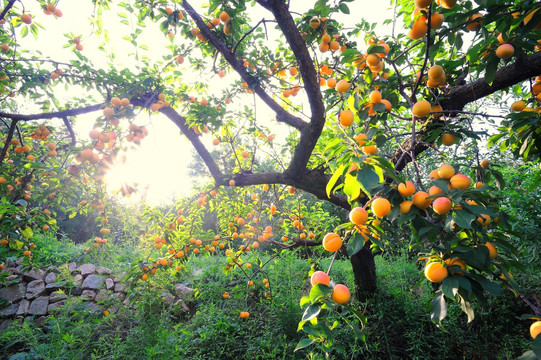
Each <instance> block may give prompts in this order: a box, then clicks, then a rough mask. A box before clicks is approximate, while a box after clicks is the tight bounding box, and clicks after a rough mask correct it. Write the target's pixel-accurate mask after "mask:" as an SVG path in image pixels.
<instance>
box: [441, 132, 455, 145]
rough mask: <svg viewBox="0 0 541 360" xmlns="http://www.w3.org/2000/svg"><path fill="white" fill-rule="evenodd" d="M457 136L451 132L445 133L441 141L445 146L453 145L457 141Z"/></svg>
mask: <svg viewBox="0 0 541 360" xmlns="http://www.w3.org/2000/svg"><path fill="white" fill-rule="evenodd" d="M455 141H456V136H455V135H453V134H450V133H445V134H443V135H442V137H441V143H442V144H443V145H445V146H451V145H453V144H454V143H455Z"/></svg>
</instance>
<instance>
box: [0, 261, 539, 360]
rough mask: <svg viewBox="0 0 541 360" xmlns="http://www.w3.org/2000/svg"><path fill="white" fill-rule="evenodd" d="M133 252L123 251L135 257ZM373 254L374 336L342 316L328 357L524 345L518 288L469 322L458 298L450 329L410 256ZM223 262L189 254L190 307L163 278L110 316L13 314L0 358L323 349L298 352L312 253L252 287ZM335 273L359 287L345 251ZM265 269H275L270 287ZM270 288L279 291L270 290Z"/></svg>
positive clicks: (450, 353) (492, 352) (480, 352)
mask: <svg viewBox="0 0 541 360" xmlns="http://www.w3.org/2000/svg"><path fill="white" fill-rule="evenodd" d="M126 256H127V255H122V256H120V259H124V260H122V261H126V262H129V261H127V260H126V259H127V257H126ZM376 259H377V263H376V265H377V270H378V272H377V275H378V286H379V290H378V291H377V293H375V294H374V297H373V299H371V300H370V301H368V302H366V303H363V304H356V305H357V306H358V308H359V309H361V310H362V311H363V312H364V314H365V315H366V316H367V317H368V323H367V327H366V328H365V332H366V334H367V342H366V343H363V342H361V341H359V340H357V339H356V338H355V337H354V335H353V333H352V331H351V330H350V329H349V328H348V327H347V326H345V325H344V324H341V325H339V326H338V327H337V328H336V329H335V330H334V350H333V351H332V353H331V354H330V358H333V359H342V358H344V359H357V358H367V359H432V358H438V359H511V358H515V357H517V356H518V355H520V354H521V353H522V352H523V351H524V350H525V349H527V347H528V342H529V339H528V337H527V336H528V335H527V324H525V323H524V322H521V321H518V320H517V316H519V315H520V314H521V313H524V312H528V309H525V308H524V307H523V306H522V305H521V304H520V302H518V301H517V300H516V299H515V298H514V297H513V296H512V295H511V294H508V295H506V296H504V297H502V298H500V299H492V300H491V301H490V304H491V306H490V307H489V308H481V307H480V306H476V308H475V311H476V319H475V320H474V321H473V322H472V323H470V324H467V323H466V319H465V317H464V316H463V315H462V314H461V312H460V309H459V308H458V306H454V305H451V306H450V311H449V312H450V313H449V315H448V318H447V319H446V320H444V329H438V328H437V327H436V326H435V325H434V324H433V323H432V322H431V321H430V318H429V315H428V312H427V304H428V303H429V301H430V299H431V296H432V294H431V291H430V290H431V289H430V286H429V284H428V283H427V281H426V280H424V278H422V272H421V271H420V270H419V269H418V268H417V267H416V265H415V264H414V263H413V262H412V261H411V260H408V259H406V258H404V257H397V258H393V259H383V258H382V257H377V258H376ZM267 260H269V256H268V255H263V256H261V258H260V259H258V258H256V255H255V254H250V255H248V256H247V257H245V258H243V261H244V262H251V263H252V264H253V266H252V268H251V269H247V268H246V267H245V266H244V267H243V269H244V270H245V271H246V272H247V273H248V274H254V273H255V271H256V269H257V268H258V266H257V264H258V262H259V261H262V262H265V261H267ZM130 261H131V260H130ZM329 262H330V259H327V258H326V259H321V260H320V261H319V264H320V266H321V268H323V269H326V267H327V266H328V264H329ZM224 265H225V259H224V258H223V257H221V256H213V257H209V256H200V257H192V258H191V259H190V261H188V262H187V263H186V264H185V265H184V267H183V270H182V274H181V276H180V277H179V278H178V280H179V281H182V282H183V283H184V284H185V285H187V286H190V287H192V288H194V289H195V290H196V291H195V297H194V299H193V304H192V306H193V312H192V313H190V314H179V313H176V312H175V311H173V310H171V309H169V308H166V307H164V306H163V305H162V304H161V303H160V302H159V301H158V300H157V299H158V298H159V292H160V291H161V290H160V289H159V288H142V289H140V290H144V291H141V293H142V294H143V295H142V297H140V298H139V299H138V300H137V307H135V308H127V307H123V306H119V309H120V310H119V312H118V313H117V314H114V315H110V316H108V317H104V316H103V315H101V314H98V315H90V314H87V313H85V312H83V311H82V310H80V309H79V308H78V307H77V304H73V305H71V306H66V308H64V309H63V311H62V312H60V313H59V314H58V315H56V316H55V317H54V318H52V319H51V320H49V321H48V322H47V324H46V326H44V327H42V328H37V327H35V326H34V325H32V324H33V323H32V322H30V321H27V322H24V323H23V324H14V325H12V326H11V327H9V328H8V329H7V330H6V331H3V332H2V333H1V334H0V343H1V344H3V346H2V347H0V358H2V359H3V358H6V359H9V358H10V357H11V356H14V355H15V354H23V353H27V354H29V355H28V357H26V358H27V359H172V358H175V359H176V358H178V359H306V358H313V359H322V358H324V354H321V353H319V352H318V350H317V348H316V347H312V348H307V349H303V350H301V351H298V352H293V350H294V348H295V346H296V345H297V343H298V341H299V340H300V339H301V338H302V337H304V336H305V335H304V334H302V333H297V331H296V330H297V323H298V321H299V320H300V319H301V317H302V310H301V308H300V306H299V299H300V298H301V296H303V295H306V294H307V293H308V291H309V284H308V272H309V270H310V268H311V266H312V261H310V260H303V259H300V258H299V257H298V256H297V254H295V253H286V254H284V255H283V256H282V257H280V258H275V259H271V260H270V261H269V263H268V264H267V266H266V267H265V272H264V273H260V274H258V275H256V276H254V277H253V281H254V283H255V285H254V286H253V287H250V288H248V287H247V284H246V278H245V277H244V275H243V273H242V271H240V269H236V270H233V271H231V272H224ZM112 267H115V265H114V264H113V265H112ZM331 276H332V277H333V279H334V280H335V281H337V282H341V283H344V284H347V285H348V286H350V287H351V288H352V287H353V278H352V273H351V268H350V264H349V262H348V261H346V260H337V261H336V262H335V263H334V265H333V270H332V272H331ZM171 278H172V277H171V275H170V274H167V273H166V272H161V273H158V274H157V276H156V277H155V278H154V281H155V282H156V284H157V285H159V286H164V287H167V286H168V285H169V283H170V281H171ZM263 278H267V279H269V281H270V284H271V286H270V288H269V289H267V288H265V287H264V284H263V281H262V280H263ZM145 286H148V284H145ZM225 291H228V292H230V294H231V297H230V298H229V299H227V300H225V299H224V298H223V297H222V294H223V293H224V292H225ZM252 292H253V295H252V294H251V293H252ZM265 292H270V293H271V294H272V297H271V298H270V299H265V297H264V295H263V294H264V293H265ZM241 311H249V312H250V317H249V318H248V319H241V318H240V317H239V313H240V312H241ZM19 358H20V359H24V358H25V357H24V356H23V355H21V357H19Z"/></svg>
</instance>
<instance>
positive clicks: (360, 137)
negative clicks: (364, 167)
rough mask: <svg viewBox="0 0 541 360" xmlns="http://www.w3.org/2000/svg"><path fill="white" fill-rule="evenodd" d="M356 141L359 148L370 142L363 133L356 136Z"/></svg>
mask: <svg viewBox="0 0 541 360" xmlns="http://www.w3.org/2000/svg"><path fill="white" fill-rule="evenodd" d="M355 140H357V143H358V144H359V147H362V146H363V145H364V143H366V141H367V140H368V137H367V136H366V135H365V134H363V133H359V134H357V135H356V136H355Z"/></svg>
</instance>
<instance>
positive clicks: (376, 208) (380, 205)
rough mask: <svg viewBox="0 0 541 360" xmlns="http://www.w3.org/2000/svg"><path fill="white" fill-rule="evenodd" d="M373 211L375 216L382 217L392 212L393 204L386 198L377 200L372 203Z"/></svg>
mask: <svg viewBox="0 0 541 360" xmlns="http://www.w3.org/2000/svg"><path fill="white" fill-rule="evenodd" d="M371 209H372V213H373V214H374V215H375V216H377V217H382V216H385V215H387V214H388V213H389V212H390V211H391V203H390V202H389V200H387V199H385V198H381V197H380V198H376V199H375V200H374V201H372V206H371Z"/></svg>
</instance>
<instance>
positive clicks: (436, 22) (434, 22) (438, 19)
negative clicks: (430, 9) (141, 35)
mask: <svg viewBox="0 0 541 360" xmlns="http://www.w3.org/2000/svg"><path fill="white" fill-rule="evenodd" d="M444 20H445V17H444V16H443V14H440V13H437V12H435V13H432V15H431V16H430V28H431V29H439V28H440V26H441V25H442V24H443V21H444Z"/></svg>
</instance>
